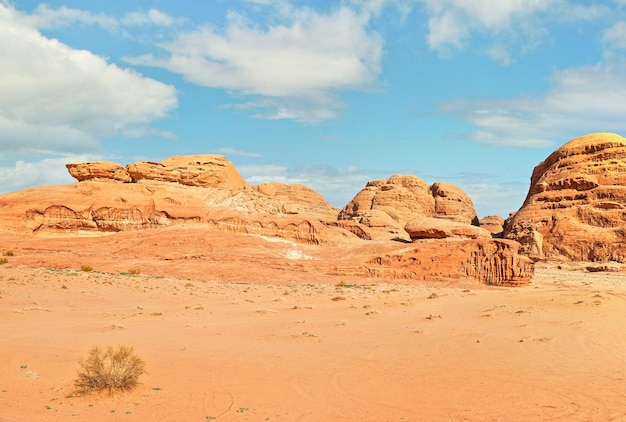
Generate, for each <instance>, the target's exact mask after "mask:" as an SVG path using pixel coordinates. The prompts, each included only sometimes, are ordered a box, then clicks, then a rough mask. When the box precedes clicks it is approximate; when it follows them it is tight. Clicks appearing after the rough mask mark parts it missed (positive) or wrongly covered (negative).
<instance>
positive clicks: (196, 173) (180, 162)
mask: <svg viewBox="0 0 626 422" xmlns="http://www.w3.org/2000/svg"><path fill="white" fill-rule="evenodd" d="M126 169H127V171H128V174H130V176H131V177H132V179H133V181H134V182H139V181H160V182H176V183H180V184H181V185H187V186H202V187H212V188H217V187H219V188H222V189H230V190H233V191H235V190H239V189H242V188H243V187H244V186H246V185H247V183H246V181H245V180H244V178H243V177H241V175H240V174H239V172H238V171H237V169H235V166H233V164H232V163H231V162H230V161H228V160H227V159H226V158H225V157H223V156H221V155H213V154H203V155H185V156H174V157H169V158H166V159H165V160H163V161H161V162H160V163H154V162H149V161H145V162H137V163H132V164H128V165H127V166H126Z"/></svg>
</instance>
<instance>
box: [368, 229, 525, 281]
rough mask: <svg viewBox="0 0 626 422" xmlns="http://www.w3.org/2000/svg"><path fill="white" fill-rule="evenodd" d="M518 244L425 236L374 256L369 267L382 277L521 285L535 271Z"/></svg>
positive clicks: (502, 241)
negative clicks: (435, 238) (409, 245)
mask: <svg viewBox="0 0 626 422" xmlns="http://www.w3.org/2000/svg"><path fill="white" fill-rule="evenodd" d="M519 247H520V245H519V244H518V243H517V242H513V241H510V240H502V239H475V240H452V239H446V240H422V241H418V242H415V243H413V244H412V246H411V247H410V248H407V249H404V250H402V251H401V253H390V254H386V255H383V256H379V257H376V258H374V259H372V260H371V261H370V265H371V266H370V267H369V270H370V271H371V272H372V274H373V275H375V276H380V277H389V276H396V277H398V276H404V277H406V278H413V277H415V278H419V277H424V278H423V279H424V280H449V279H469V280H472V281H476V282H479V283H482V284H489V285H496V286H519V285H524V284H527V283H529V282H530V280H531V279H532V277H533V275H534V273H535V267H534V264H533V262H532V260H531V259H529V258H528V257H526V256H523V255H520V254H519V250H518V249H519ZM375 264H378V265H379V267H376V266H375ZM412 269H413V271H411V270H412ZM398 278H399V277H398Z"/></svg>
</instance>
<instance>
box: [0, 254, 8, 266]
mask: <svg viewBox="0 0 626 422" xmlns="http://www.w3.org/2000/svg"><path fill="white" fill-rule="evenodd" d="M7 262H9V260H8V259H7V258H6V257H4V256H3V257H1V258H0V265H2V264H6V263H7Z"/></svg>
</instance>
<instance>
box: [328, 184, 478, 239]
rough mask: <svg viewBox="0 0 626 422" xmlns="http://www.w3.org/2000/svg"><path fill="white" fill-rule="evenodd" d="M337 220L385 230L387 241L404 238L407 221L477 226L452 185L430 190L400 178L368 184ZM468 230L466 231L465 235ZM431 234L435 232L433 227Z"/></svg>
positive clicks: (471, 207) (468, 204)
mask: <svg viewBox="0 0 626 422" xmlns="http://www.w3.org/2000/svg"><path fill="white" fill-rule="evenodd" d="M338 219H339V220H350V221H353V222H357V223H360V224H363V225H365V226H367V227H370V228H378V229H386V230H385V232H386V233H387V236H386V238H390V237H393V236H396V237H399V238H404V237H405V236H406V233H405V227H406V225H407V223H408V222H409V221H412V224H413V225H414V226H415V225H416V224H419V225H420V226H423V225H424V224H427V223H436V225H443V224H445V221H452V222H456V223H458V224H465V225H470V224H474V225H477V224H478V218H477V217H476V210H475V209H474V204H473V202H472V200H471V199H470V198H469V196H468V195H467V194H466V193H465V192H463V191H462V190H461V189H459V188H458V187H456V186H455V185H453V184H451V183H443V182H437V183H434V184H433V185H432V186H430V187H429V186H428V185H427V184H426V183H425V182H424V181H423V180H421V179H419V178H417V177H415V176H399V175H394V176H391V177H390V178H389V179H386V180H374V181H371V182H369V183H368V184H367V185H366V186H365V188H364V189H362V190H361V191H360V192H359V193H357V195H356V196H355V197H354V199H352V201H350V202H349V203H348V204H347V205H346V206H345V207H344V208H343V209H342V210H341V212H340V213H339V217H338ZM419 219H423V220H422V222H421V223H418V222H417V220H419ZM439 220H444V222H441V221H439ZM470 230H471V229H467V231H468V232H469V231H470ZM433 231H435V232H436V231H438V229H437V228H435V227H433ZM390 235H391V236H390Z"/></svg>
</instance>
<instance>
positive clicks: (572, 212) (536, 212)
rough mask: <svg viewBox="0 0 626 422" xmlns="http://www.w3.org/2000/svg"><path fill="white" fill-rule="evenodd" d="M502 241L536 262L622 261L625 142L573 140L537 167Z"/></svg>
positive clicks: (602, 137) (625, 247)
mask: <svg viewBox="0 0 626 422" xmlns="http://www.w3.org/2000/svg"><path fill="white" fill-rule="evenodd" d="M504 237H505V238H506V239H512V240H516V241H518V242H519V243H520V244H521V245H522V248H521V249H520V251H521V253H523V254H525V255H527V256H530V257H532V258H534V259H553V258H554V259H561V260H572V261H592V262H607V261H616V262H620V263H622V262H625V260H626V242H625V240H626V238H625V237H626V139H624V138H623V137H621V136H619V135H616V134H612V133H594V134H590V135H586V136H582V137H579V138H576V139H573V140H571V141H569V142H568V143H566V144H565V145H563V146H561V147H560V148H558V149H557V150H556V151H554V152H553V153H552V154H550V156H548V157H547V158H546V159H545V160H544V161H542V162H541V163H539V165H537V166H536V167H535V169H534V171H533V173H532V176H531V180H530V188H529V191H528V195H527V196H526V200H525V201H524V204H523V205H522V207H521V208H520V210H519V211H518V212H517V213H515V214H514V215H513V216H511V217H510V218H509V219H508V220H507V222H506V226H505V231H504Z"/></svg>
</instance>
